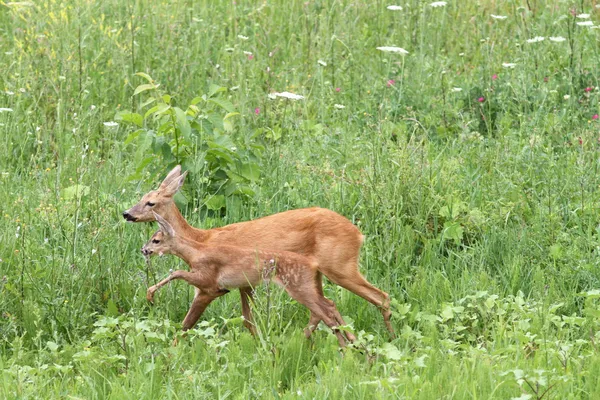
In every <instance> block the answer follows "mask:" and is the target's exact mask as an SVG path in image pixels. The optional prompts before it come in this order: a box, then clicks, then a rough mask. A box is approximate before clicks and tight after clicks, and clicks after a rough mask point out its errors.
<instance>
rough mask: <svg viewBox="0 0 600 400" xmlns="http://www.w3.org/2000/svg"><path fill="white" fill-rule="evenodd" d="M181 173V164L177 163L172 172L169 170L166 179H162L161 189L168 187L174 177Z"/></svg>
mask: <svg viewBox="0 0 600 400" xmlns="http://www.w3.org/2000/svg"><path fill="white" fill-rule="evenodd" d="M180 175H181V165H177V166H176V167H175V168H173V169H172V170H171V172H169V173H168V174H167V177H166V178H165V180H164V181H162V183H161V184H160V188H161V189H164V188H166V187H167V186H169V184H170V183H171V182H172V181H173V179H175V178H177V177H178V176H180Z"/></svg>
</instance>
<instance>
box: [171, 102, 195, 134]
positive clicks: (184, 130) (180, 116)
mask: <svg viewBox="0 0 600 400" xmlns="http://www.w3.org/2000/svg"><path fill="white" fill-rule="evenodd" d="M173 109H174V110H175V116H176V117H177V128H179V131H180V132H181V134H182V135H183V137H184V138H186V139H187V138H189V137H190V134H191V133H192V128H191V127H190V122H189V121H188V119H187V115H186V113H185V111H183V110H182V109H181V108H179V107H173Z"/></svg>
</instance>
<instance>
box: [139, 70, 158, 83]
mask: <svg viewBox="0 0 600 400" xmlns="http://www.w3.org/2000/svg"><path fill="white" fill-rule="evenodd" d="M135 76H141V77H142V78H144V79H145V80H147V81H148V83H152V82H154V79H152V77H151V76H150V75H148V74H147V73H145V72H136V73H135Z"/></svg>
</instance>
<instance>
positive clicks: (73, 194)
mask: <svg viewBox="0 0 600 400" xmlns="http://www.w3.org/2000/svg"><path fill="white" fill-rule="evenodd" d="M89 193H90V187H89V186H84V185H73V186H69V187H68V188H64V189H63V190H61V191H60V195H61V197H62V198H63V199H65V200H73V199H75V198H79V197H83V196H87V195H88V194H89Z"/></svg>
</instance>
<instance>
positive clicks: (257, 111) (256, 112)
mask: <svg viewBox="0 0 600 400" xmlns="http://www.w3.org/2000/svg"><path fill="white" fill-rule="evenodd" d="M258 114H260V108H258V107H256V108H255V109H254V115H258Z"/></svg>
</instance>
